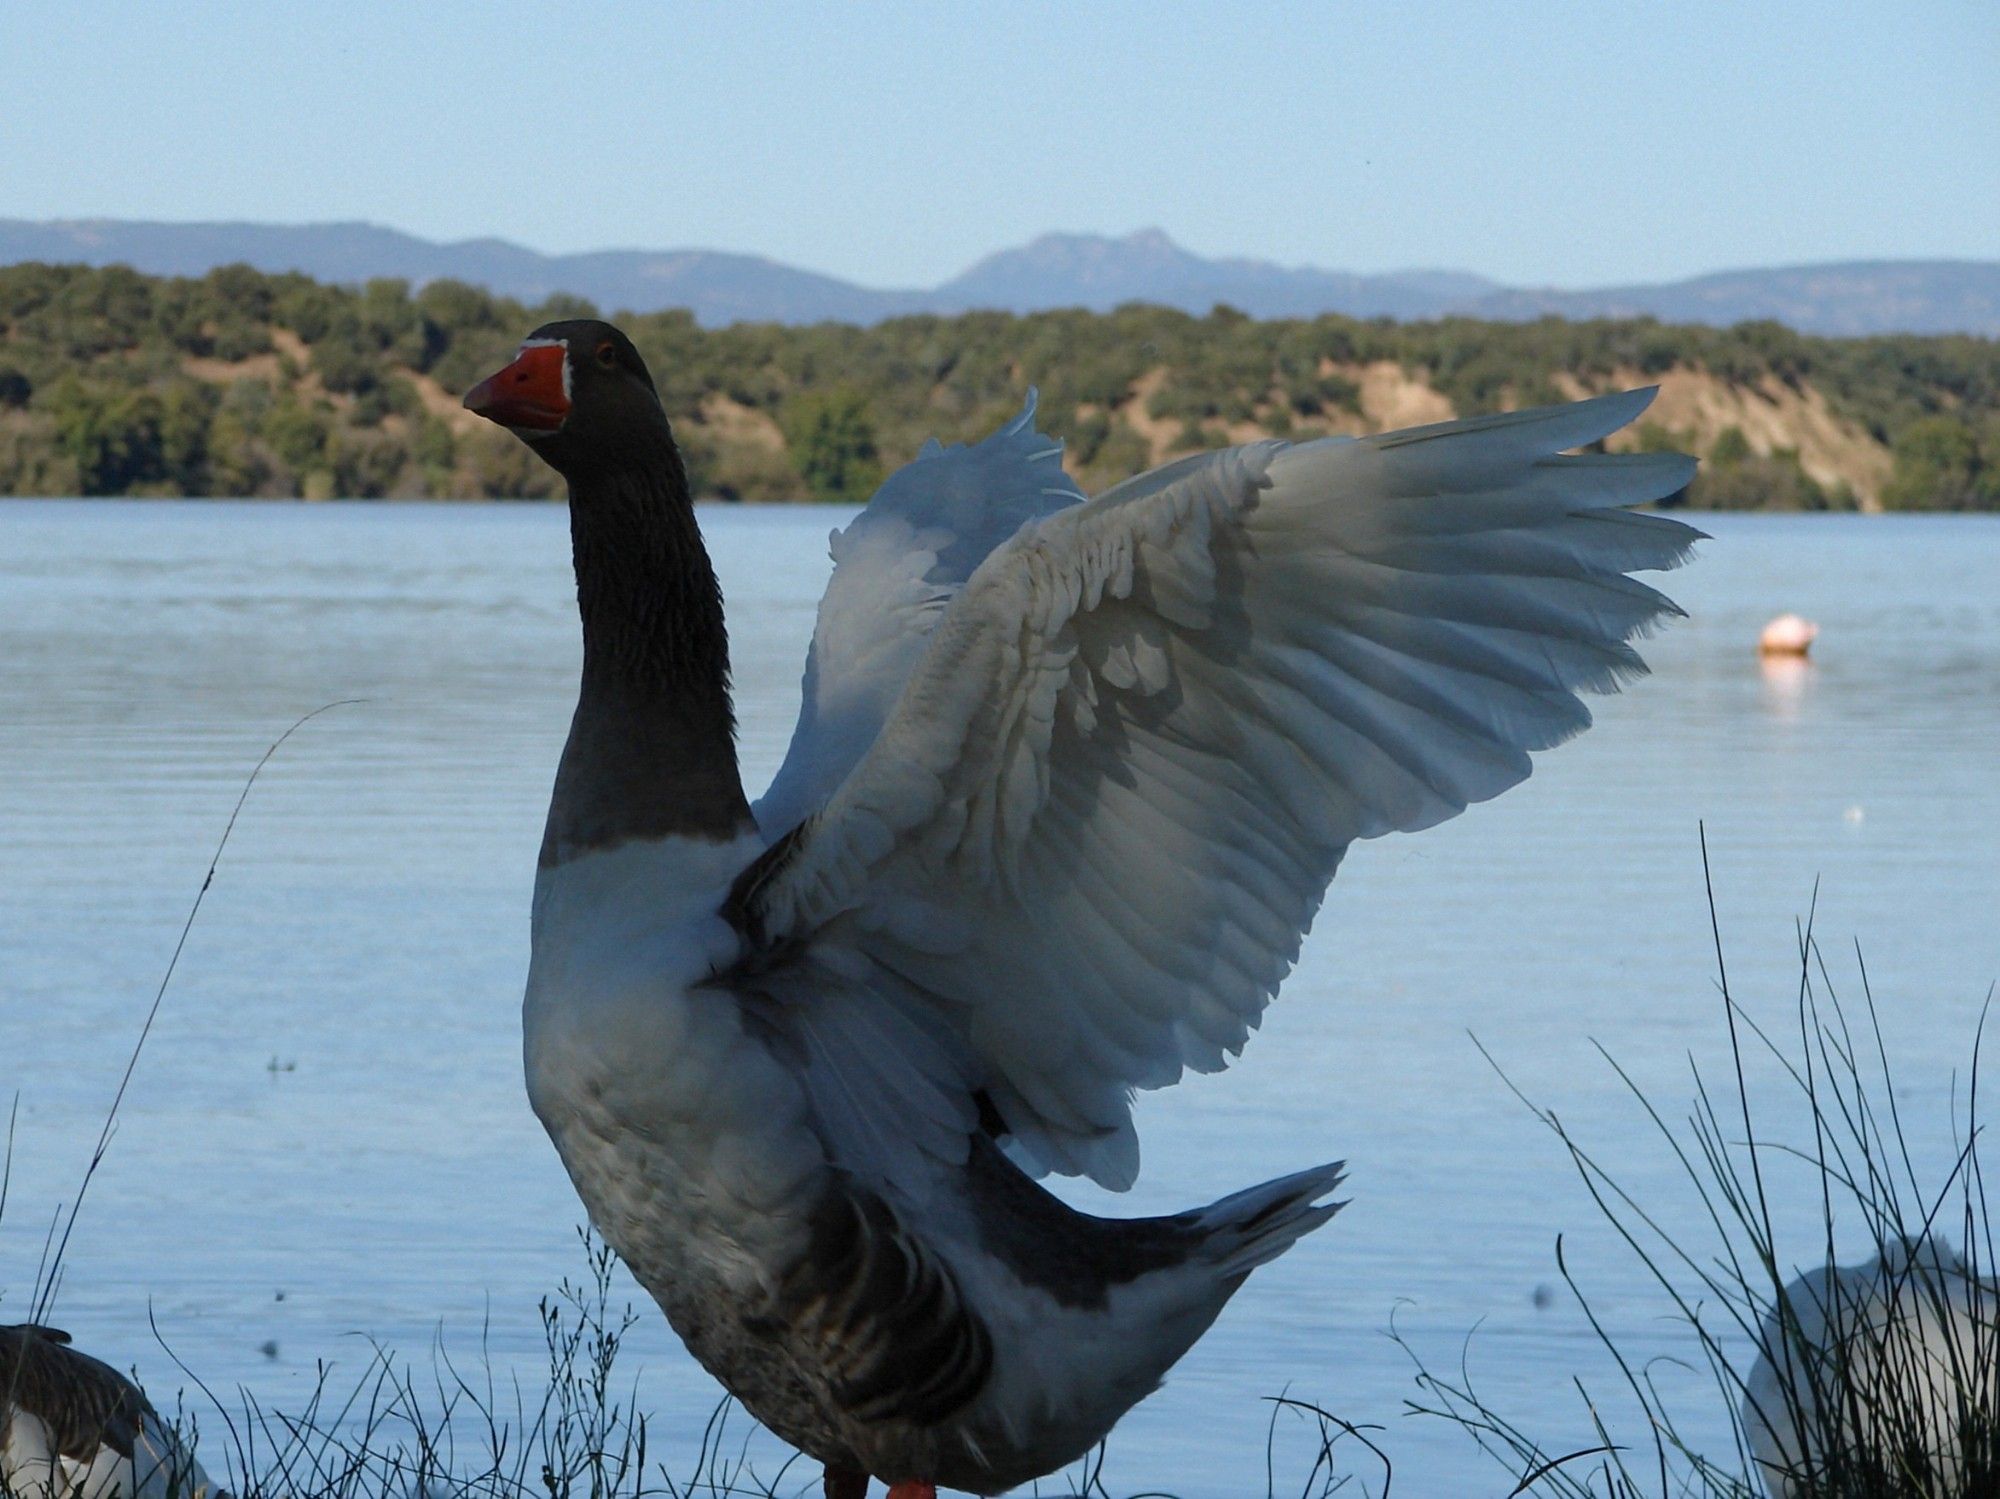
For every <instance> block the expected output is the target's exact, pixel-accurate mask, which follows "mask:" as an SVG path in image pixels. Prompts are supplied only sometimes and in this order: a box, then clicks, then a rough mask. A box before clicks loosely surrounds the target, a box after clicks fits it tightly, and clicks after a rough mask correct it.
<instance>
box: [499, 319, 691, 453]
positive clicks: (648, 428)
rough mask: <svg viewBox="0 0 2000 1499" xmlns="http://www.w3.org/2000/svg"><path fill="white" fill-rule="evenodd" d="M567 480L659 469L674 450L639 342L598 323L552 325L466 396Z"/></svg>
mask: <svg viewBox="0 0 2000 1499" xmlns="http://www.w3.org/2000/svg"><path fill="white" fill-rule="evenodd" d="M465 409H466V410H468V411H471V412H473V413H475V414H476V415H479V416H483V417H485V418H486V419H487V420H488V421H491V422H495V423H498V424H499V425H500V426H503V427H505V428H507V429H508V430H509V431H511V432H512V433H513V434H514V435H515V436H516V437H519V438H520V439H521V440H522V441H523V442H525V443H527V445H528V446H529V447H530V448H531V449H533V450H534V452H535V453H536V455H537V456H538V457H540V458H541V459H542V460H543V461H544V462H545V463H547V464H548V465H549V466H550V467H551V468H554V469H555V470H556V471H557V472H558V473H560V474H562V475H563V476H564V477H565V478H569V479H575V478H578V477H580V476H583V475H586V474H590V473H593V472H597V471H603V470H607V469H609V470H615V469H618V468H621V467H627V466H643V465H646V464H650V463H657V462H658V461H659V458H660V454H661V452H662V450H663V449H671V448H672V446H673V429H672V427H671V426H670V425H669V424H668V422H667V413H666V410H665V408H663V407H662V406H661V405H660V396H659V392H658V391H657V390H656V389H655V388H654V386H653V377H652V374H651V373H650V372H649V371H648V370H647V368H646V361H645V360H643V359H641V358H640V357H639V351H638V349H636V348H635V347H633V344H632V340H631V339H629V338H627V337H626V336H625V335H624V334H623V333H621V332H620V331H619V330H618V329H616V328H614V327H612V326H611V324H609V323H606V322H600V321H599V320H598V319H596V318H570V319H566V320H564V321H562V322H555V323H544V324H542V326H541V327H539V328H537V329H535V331H534V332H532V333H530V334H529V335H528V336H527V337H526V338H525V339H523V340H522V342H521V347H520V350H519V351H518V352H517V353H516V355H515V357H514V361H513V363H511V364H509V365H508V366H507V367H506V368H505V369H501V370H497V371H495V372H494V373H493V374H491V375H488V376H487V377H486V378H485V379H484V380H482V381H480V382H479V383H478V384H477V385H475V386H473V387H472V389H471V390H469V391H467V392H466V393H465Z"/></svg>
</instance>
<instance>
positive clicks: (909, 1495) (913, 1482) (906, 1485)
mask: <svg viewBox="0 0 2000 1499" xmlns="http://www.w3.org/2000/svg"><path fill="white" fill-rule="evenodd" d="M889 1499H937V1485H936V1484H934V1483H923V1482H921V1481H919V1480H917V1479H915V1478H905V1479H904V1480H903V1481H902V1482H901V1483H892V1484H890V1485H889Z"/></svg>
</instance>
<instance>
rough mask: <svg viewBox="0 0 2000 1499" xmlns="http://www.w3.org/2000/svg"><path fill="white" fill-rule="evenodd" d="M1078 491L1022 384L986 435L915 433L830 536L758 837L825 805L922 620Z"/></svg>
mask: <svg viewBox="0 0 2000 1499" xmlns="http://www.w3.org/2000/svg"><path fill="white" fill-rule="evenodd" d="M1082 500H1083V491H1081V490H1080V489H1078V488H1077V487H1076V485H1075V484H1074V483H1073V482H1072V481H1071V480H1070V478H1069V476H1068V475H1067V474H1065V473H1064V472H1063V467H1062V444H1061V443H1059V442H1056V441H1054V440H1053V439H1052V438H1049V437H1045V436H1043V435H1042V434H1041V433H1040V432H1037V431H1036V430H1035V393H1034V391H1032V390H1030V391H1029V392H1028V396H1027V400H1026V401H1025V402H1024V403H1023V405H1022V407H1021V411H1020V414H1019V415H1017V416H1016V417H1015V418H1014V419H1013V420H1012V421H1010V422H1008V423H1007V425H1006V426H1004V427H1002V428H1001V429H1000V430H999V431H997V432H995V433H994V434H993V435H992V436H991V437H989V438H987V439H985V440H984V441H983V442H977V443H974V444H972V445H971V446H969V447H967V446H960V445H958V444H953V445H952V446H950V447H944V446H941V445H940V444H939V443H938V442H937V441H936V440H935V439H933V440H932V441H930V442H928V443H926V444H924V448H923V451H922V452H920V453H918V454H917V456H916V459H915V460H914V461H913V462H911V463H910V464H908V465H906V466H905V467H903V468H900V469H898V470H897V471H896V472H895V473H893V474H891V475H890V476H889V478H888V480H887V481H886V482H885V483H884V484H883V485H882V487H881V489H879V490H878V491H876V494H875V496H874V498H873V499H871V500H870V501H869V502H868V508H867V509H865V510H863V511H862V512H861V514H860V515H858V516H856V517H855V518H854V520H853V521H852V522H850V523H849V524H848V526H847V528H846V529H845V530H842V531H835V532H834V533H833V534H832V535H831V536H830V537H828V538H827V545H828V550H829V551H830V552H831V553H832V554H833V562H834V568H833V576H832V578H831V579H829V580H828V582H827V586H826V593H825V595H824V596H823V597H822V598H821V599H820V605H819V617H818V620H817V622H816V623H815V625H814V627H813V639H812V645H811V647H810V648H809V649H808V650H807V652H806V672H805V682H804V692H803V702H802V703H801V706H800V709H799V722H798V727H797V729H796V730H794V732H793V734H792V743H791V747H790V748H789V749H788V750H787V751H786V752H785V762H784V764H783V766H782V767H780V769H779V771H778V774H777V776H776V778H775V779H773V780H772V782H771V788H770V790H769V791H767V792H765V793H764V796H763V798H762V800H760V801H759V802H758V803H757V806H756V808H755V814H756V818H757V825H758V826H759V827H760V828H762V829H763V830H764V833H765V835H766V836H768V837H776V836H778V835H779V834H781V833H783V832H785V831H786V830H787V829H789V828H791V827H792V826H794V825H795V824H796V823H798V822H799V821H800V820H801V819H803V818H804V817H806V816H807V815H808V814H809V813H811V812H813V811H815V810H816V809H818V808H819V807H820V806H822V805H824V804H825V802H826V799H827V797H829V796H830V795H832V793H833V790H834V788H835V787H837V786H838V785H839V784H840V783H841V781H842V780H844V779H845V778H846V776H847V773H848V772H849V771H850V770H852V769H853V768H854V763H855V761H857V760H859V759H860V758H861V756H862V754H863V753H864V752H866V750H867V748H868V746H869V745H870V744H871V743H873V742H874V739H875V735H876V734H877V733H878V732H879V731H880V729H881V727H882V721H883V719H885V718H886V717H887V716H888V713H889V709H890V707H891V706H892V705H893V704H894V703H895V701H896V695H897V694H898V693H899V692H901V691H902V688H903V683H904V682H905V681H907V680H908V678H909V675H910V671H911V669H912V668H913V667H914V666H915V665H916V662H917V658H918V657H919V656H920V655H922V654H923V647H924V641H925V639H926V637H927V636H928V635H929V634H930V630H931V626H932V625H934V624H935V623H936V622H937V620H938V618H939V616H941V615H942V614H943V613H944V610H945V607H946V606H947V605H948V604H950V602H951V601H952V599H954V598H955V597H957V595H958V591H959V589H960V588H962V587H963V586H964V585H965V580H966V579H967V578H969V577H971V576H972V572H973V569H975V568H976V567H978V566H979V564H980V563H981V562H983V561H985V560H986V557H987V554H988V553H990V552H991V551H992V550H993V548H994V547H996V546H998V545H999V544H1000V543H1001V542H1003V541H1005V540H1006V539H1007V538H1008V537H1009V536H1011V535H1013V534H1014V532H1016V531H1018V530H1019V529H1020V528H1021V527H1022V526H1023V525H1025V524H1026V523H1027V522H1029V521H1031V520H1035V519H1038V518H1039V517H1041V516H1044V515H1048V514H1050V513H1051V512H1053V511H1055V510H1059V509H1062V508H1064V507H1066V506H1069V505H1075V504H1079V503H1081V502H1082Z"/></svg>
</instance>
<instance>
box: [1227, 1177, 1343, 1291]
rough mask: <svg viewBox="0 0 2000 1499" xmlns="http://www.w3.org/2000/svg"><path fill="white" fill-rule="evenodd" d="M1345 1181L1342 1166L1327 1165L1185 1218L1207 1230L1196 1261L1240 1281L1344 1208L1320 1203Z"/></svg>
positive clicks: (1339, 1203) (1248, 1191) (1232, 1196)
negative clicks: (1203, 1260) (1204, 1260)
mask: <svg viewBox="0 0 2000 1499" xmlns="http://www.w3.org/2000/svg"><path fill="white" fill-rule="evenodd" d="M1346 1179H1347V1162H1345V1161H1332V1162H1329V1163H1328V1164H1327V1165H1324V1166H1315V1167H1313V1168H1312V1169H1311V1170H1310V1171H1299V1172H1294V1173H1293V1174H1292V1175H1290V1176H1281V1177H1279V1178H1278V1179H1277V1180H1276V1181H1267V1182H1265V1183H1263V1184H1262V1185H1261V1186H1256V1187H1248V1188H1245V1189H1244V1190H1243V1191H1241V1192H1233V1193H1231V1194H1230V1195H1229V1196H1227V1197H1225V1198H1223V1199H1222V1200H1221V1201H1220V1202H1213V1203H1210V1204H1209V1205H1208V1206H1207V1207H1205V1208H1201V1209H1199V1210H1198V1211H1196V1212H1195V1213H1193V1214H1191V1215H1190V1216H1191V1217H1192V1218H1193V1219H1194V1221H1195V1222H1196V1223H1197V1224H1198V1225H1199V1226H1200V1227H1201V1228H1203V1229H1204V1230H1206V1237H1205V1239H1204V1241H1203V1245H1202V1250H1201V1257H1202V1258H1203V1259H1206V1260H1208V1261H1209V1262H1210V1263H1212V1264H1213V1265H1214V1266H1215V1267H1216V1269H1217V1270H1219V1271H1220V1272H1221V1273H1222V1275H1223V1276H1224V1277H1226V1278H1228V1279H1231V1280H1239V1281H1240V1280H1241V1279H1242V1278H1243V1277H1244V1276H1246V1275H1248V1274H1249V1273H1250V1272H1251V1271H1252V1270H1255V1269H1256V1268H1257V1267H1258V1266H1259V1265H1264V1264H1268V1263H1270V1262H1271V1261H1272V1260H1274V1259H1276V1258H1277V1257H1278V1256H1279V1255H1281V1254H1283V1253H1284V1252H1285V1251H1286V1250H1287V1249H1290V1248H1291V1247H1292V1245H1294V1244H1296V1243H1297V1242H1298V1241H1299V1240H1300V1239H1302V1238H1303V1237H1305V1235H1307V1234H1309V1233H1311V1232H1312V1231H1313V1230H1314V1229H1316V1228H1318V1227H1319V1226H1320V1225H1321V1224H1322V1223H1324V1222H1326V1221H1327V1219H1329V1218H1331V1217H1332V1216H1333V1215H1334V1214H1335V1213H1337V1212H1339V1211H1340V1210H1341V1209H1342V1208H1344V1207H1346V1206H1347V1202H1346V1199H1344V1198H1343V1199H1341V1200H1340V1201H1337V1202H1328V1201H1325V1200H1324V1199H1326V1198H1327V1197H1329V1196H1331V1195H1332V1194H1333V1193H1334V1192H1336V1191H1338V1190H1339V1189H1340V1184H1341V1183H1342V1182H1343V1181H1345V1180H1346Z"/></svg>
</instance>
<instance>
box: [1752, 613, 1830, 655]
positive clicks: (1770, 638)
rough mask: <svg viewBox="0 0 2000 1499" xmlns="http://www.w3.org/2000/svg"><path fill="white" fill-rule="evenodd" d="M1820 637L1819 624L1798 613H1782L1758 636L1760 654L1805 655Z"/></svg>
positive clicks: (1758, 652) (1758, 651)
mask: <svg viewBox="0 0 2000 1499" xmlns="http://www.w3.org/2000/svg"><path fill="white" fill-rule="evenodd" d="M1818 638H1819V626H1818V625H1816V624H1814V623H1813V622H1812V621H1811V620H1809V619H1806V618H1803V617H1802V616H1800V615H1797V614H1780V615H1779V616H1778V617H1777V618H1776V619H1774V620H1772V621H1771V622H1770V623H1769V624H1768V625H1766V626H1764V633H1763V634H1761V635H1759V636H1758V637H1757V654H1758V655H1760V656H1803V655H1805V654H1806V652H1808V651H1810V650H1811V649H1812V643H1813V641H1815V640H1817V639H1818Z"/></svg>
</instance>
